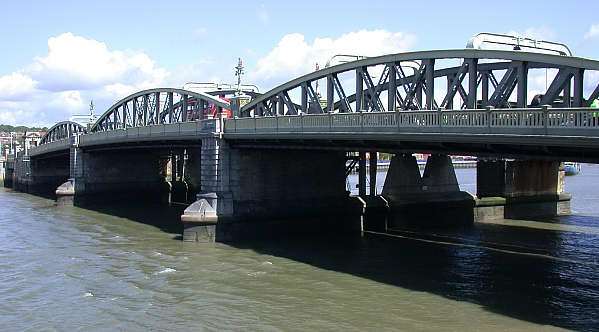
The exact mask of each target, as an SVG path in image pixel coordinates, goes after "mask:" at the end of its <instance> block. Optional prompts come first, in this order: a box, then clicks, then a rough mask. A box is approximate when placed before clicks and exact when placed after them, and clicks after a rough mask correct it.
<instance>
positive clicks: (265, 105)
mask: <svg viewBox="0 0 599 332" xmlns="http://www.w3.org/2000/svg"><path fill="white" fill-rule="evenodd" d="M598 70H599V61H593V60H587V59H582V58H575V57H568V56H558V55H549V54H539V53H528V52H520V51H491V50H473V49H464V50H445V51H424V52H411V53H399V54H391V55H385V56H380V57H373V58H367V59H363V60H358V61H353V62H348V63H343V64H340V65H337V66H333V67H329V68H325V69H322V70H319V71H316V72H313V73H310V74H307V75H304V76H302V77H300V78H297V79H294V80H292V81H290V82H287V83H285V84H283V85H281V86H278V87H276V88H274V89H272V90H270V91H268V92H266V93H264V94H263V95H261V96H258V97H257V98H255V99H254V100H252V101H251V102H250V103H248V104H247V105H245V106H244V107H243V108H242V110H241V114H242V116H244V117H247V116H276V115H297V114H306V113H308V114H310V113H314V114H319V113H350V112H356V111H358V112H385V111H398V110H438V109H477V108H486V107H493V108H515V107H517V108H526V107H540V106H541V105H551V106H555V107H566V108H567V107H587V106H589V104H590V102H591V101H592V100H594V99H596V98H598V97H599V85H598V82H597V80H598V79H599V75H598V74H599V72H597V71H598ZM588 72H591V74H589V75H585V73H588ZM539 78H541V79H539ZM543 78H544V79H545V82H544V83H545V84H539V83H540V82H539V81H543ZM593 79H594V81H593ZM321 80H324V81H326V84H320V86H324V89H323V93H322V97H321V95H320V93H319V91H317V90H316V88H315V86H317V84H316V83H317V82H319V81H321ZM530 91H534V92H535V93H534V98H533V96H532V95H531V96H529V92H530ZM585 92H586V94H585Z"/></svg>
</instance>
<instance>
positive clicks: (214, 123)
mask: <svg viewBox="0 0 599 332" xmlns="http://www.w3.org/2000/svg"><path fill="white" fill-rule="evenodd" d="M218 130H219V120H218V119H209V120H202V121H193V122H178V123H170V124H157V125H149V126H139V127H130V128H126V129H125V128H124V129H115V130H110V131H98V132H95V133H89V134H86V135H81V136H79V145H81V146H89V145H101V144H113V143H120V142H139V141H151V140H162V139H184V138H188V137H197V138H201V137H202V136H203V135H215V134H216V133H217V132H218Z"/></svg>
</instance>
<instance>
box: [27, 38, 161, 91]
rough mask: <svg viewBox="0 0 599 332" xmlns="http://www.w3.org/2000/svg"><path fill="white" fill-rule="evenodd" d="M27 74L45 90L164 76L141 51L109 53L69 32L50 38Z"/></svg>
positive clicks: (92, 42) (90, 87) (138, 81)
mask: <svg viewBox="0 0 599 332" xmlns="http://www.w3.org/2000/svg"><path fill="white" fill-rule="evenodd" d="M27 71H28V72H29V73H30V75H31V76H32V77H33V78H34V79H36V80H37V81H39V82H40V85H39V87H40V88H41V89H44V90H48V91H64V90H70V89H95V88H98V87H101V86H103V85H106V84H110V83H114V82H121V83H126V84H130V85H136V84H140V83H143V82H150V83H151V82H159V81H161V80H162V79H164V78H165V77H166V76H167V74H168V73H167V72H166V70H164V69H162V68H157V67H156V66H155V64H154V61H152V59H150V57H149V56H148V55H146V54H145V53H143V52H135V51H118V50H117V51H111V50H109V49H108V47H107V46H106V44H105V43H102V42H99V41H96V40H93V39H87V38H84V37H80V36H75V35H73V34H72V33H63V34H61V35H59V36H56V37H51V38H50V39H49V40H48V54H47V55H46V56H45V57H39V58H36V59H35V61H34V63H33V64H32V65H31V66H29V68H28V70H27Z"/></svg>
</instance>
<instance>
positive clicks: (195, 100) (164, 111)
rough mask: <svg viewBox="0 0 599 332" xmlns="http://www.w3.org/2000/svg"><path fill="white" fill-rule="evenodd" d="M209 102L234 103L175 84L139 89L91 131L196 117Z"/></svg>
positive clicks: (214, 103)
mask: <svg viewBox="0 0 599 332" xmlns="http://www.w3.org/2000/svg"><path fill="white" fill-rule="evenodd" d="M207 104H212V105H215V107H218V108H220V109H223V108H229V107H230V105H229V103H228V102H227V101H225V100H222V99H219V98H218V97H215V96H213V95H212V94H210V93H204V92H194V91H188V90H182V89H173V88H158V89H150V90H144V91H139V92H137V93H134V94H132V95H130V96H128V97H125V98H123V99H121V100H119V101H118V102H116V103H115V104H114V105H112V106H111V107H110V108H109V109H108V110H107V111H106V112H104V114H102V116H100V118H98V120H97V121H96V122H95V123H94V124H93V126H92V127H91V128H90V132H98V131H108V130H115V129H124V128H130V127H142V126H152V125H159V124H170V123H177V122H187V121H193V120H195V119H196V117H197V114H198V112H199V111H201V110H202V109H204V107H206V106H207Z"/></svg>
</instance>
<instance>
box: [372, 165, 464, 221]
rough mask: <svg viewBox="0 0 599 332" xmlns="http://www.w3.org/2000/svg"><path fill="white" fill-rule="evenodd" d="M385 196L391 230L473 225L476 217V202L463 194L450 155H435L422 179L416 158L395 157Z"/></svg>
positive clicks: (388, 176)
mask: <svg viewBox="0 0 599 332" xmlns="http://www.w3.org/2000/svg"><path fill="white" fill-rule="evenodd" d="M382 196H383V197H385V199H386V200H387V201H388V202H389V208H390V217H389V221H388V224H389V225H390V226H391V227H392V226H394V225H395V224H398V223H420V224H421V223H423V222H431V223H433V225H434V226H444V225H447V226H448V225H463V224H469V223H472V221H473V218H474V217H473V207H474V199H473V197H472V196H471V195H470V194H468V193H466V192H462V191H460V189H459V184H458V181H457V178H456V175H455V171H454V169H453V164H452V163H451V159H450V158H449V156H447V155H431V156H430V157H429V158H428V161H427V164H426V167H425V170H424V174H423V176H422V177H421V176H420V171H419V170H418V163H417V161H416V158H415V157H414V156H412V155H407V154H402V155H396V156H394V157H393V158H392V159H391V163H390V166H389V171H388V173H387V177H386V179H385V184H384V187H383V192H382Z"/></svg>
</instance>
